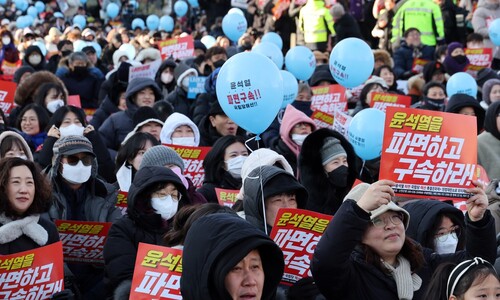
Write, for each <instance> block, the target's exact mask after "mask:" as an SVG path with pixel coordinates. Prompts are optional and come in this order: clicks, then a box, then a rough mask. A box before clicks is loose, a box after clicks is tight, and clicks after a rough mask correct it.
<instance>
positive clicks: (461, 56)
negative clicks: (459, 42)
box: [453, 55, 467, 64]
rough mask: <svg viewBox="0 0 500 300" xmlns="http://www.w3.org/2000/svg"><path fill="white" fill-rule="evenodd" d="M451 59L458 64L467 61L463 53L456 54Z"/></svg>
mask: <svg viewBox="0 0 500 300" xmlns="http://www.w3.org/2000/svg"><path fill="white" fill-rule="evenodd" d="M453 59H455V61H456V62H457V63H459V64H464V63H465V62H466V61H467V56H465V55H457V56H455V57H454V58H453Z"/></svg>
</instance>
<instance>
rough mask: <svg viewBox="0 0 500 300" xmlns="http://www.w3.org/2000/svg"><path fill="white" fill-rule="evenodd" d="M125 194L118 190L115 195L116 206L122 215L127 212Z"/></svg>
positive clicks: (126, 194)
mask: <svg viewBox="0 0 500 300" xmlns="http://www.w3.org/2000/svg"><path fill="white" fill-rule="evenodd" d="M127 196H128V193H127V192H124V191H118V195H117V196H116V205H115V206H116V207H118V208H119V209H120V211H121V212H122V215H124V214H126V213H127V207H128V204H127Z"/></svg>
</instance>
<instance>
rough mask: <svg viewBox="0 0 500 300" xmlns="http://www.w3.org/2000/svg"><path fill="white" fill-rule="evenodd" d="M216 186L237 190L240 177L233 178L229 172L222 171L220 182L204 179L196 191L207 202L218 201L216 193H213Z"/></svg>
mask: <svg viewBox="0 0 500 300" xmlns="http://www.w3.org/2000/svg"><path fill="white" fill-rule="evenodd" d="M205 180H206V177H205ZM216 188H219V189H227V190H239V189H240V188H241V178H234V177H233V176H232V175H231V174H229V172H224V176H223V178H222V180H221V181H220V182H212V181H204V182H203V185H202V186H201V187H200V188H199V189H198V190H197V192H198V193H200V194H202V195H203V197H205V199H207V202H208V203H219V201H218V200H217V194H216V193H215V189H216Z"/></svg>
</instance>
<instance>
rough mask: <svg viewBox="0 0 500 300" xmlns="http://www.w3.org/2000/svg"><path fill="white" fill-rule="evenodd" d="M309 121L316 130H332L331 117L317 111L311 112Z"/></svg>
mask: <svg viewBox="0 0 500 300" xmlns="http://www.w3.org/2000/svg"><path fill="white" fill-rule="evenodd" d="M311 119H312V120H313V121H314V124H316V126H317V127H318V128H332V126H333V116H332V115H329V114H327V113H325V112H322V111H319V110H315V111H313V113H312V115H311Z"/></svg>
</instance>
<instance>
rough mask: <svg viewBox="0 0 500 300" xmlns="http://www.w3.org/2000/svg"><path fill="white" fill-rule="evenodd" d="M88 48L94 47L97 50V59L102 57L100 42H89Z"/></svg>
mask: <svg viewBox="0 0 500 300" xmlns="http://www.w3.org/2000/svg"><path fill="white" fill-rule="evenodd" d="M87 46H92V47H94V49H95V54H96V55H97V57H101V53H102V47H101V45H99V43H98V42H87Z"/></svg>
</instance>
